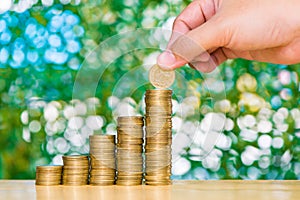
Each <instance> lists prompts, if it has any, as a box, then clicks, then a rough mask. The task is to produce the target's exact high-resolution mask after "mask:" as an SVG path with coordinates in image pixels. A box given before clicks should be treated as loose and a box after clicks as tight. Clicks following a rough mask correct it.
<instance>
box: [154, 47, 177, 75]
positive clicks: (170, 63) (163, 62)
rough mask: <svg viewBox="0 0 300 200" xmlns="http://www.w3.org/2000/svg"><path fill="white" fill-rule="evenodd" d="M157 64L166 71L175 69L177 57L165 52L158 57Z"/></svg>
mask: <svg viewBox="0 0 300 200" xmlns="http://www.w3.org/2000/svg"><path fill="white" fill-rule="evenodd" d="M157 64H158V65H159V66H160V67H161V68H162V69H164V70H171V69H174V66H175V65H176V57H175V56H174V54H172V52H170V51H165V52H163V53H162V54H160V55H159V56H158V58H157Z"/></svg>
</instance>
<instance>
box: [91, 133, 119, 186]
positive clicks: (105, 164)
mask: <svg viewBox="0 0 300 200" xmlns="http://www.w3.org/2000/svg"><path fill="white" fill-rule="evenodd" d="M90 158H91V171H90V184H91V185H113V184H114V183H115V176H116V162H115V136H114V135H92V136H90Z"/></svg>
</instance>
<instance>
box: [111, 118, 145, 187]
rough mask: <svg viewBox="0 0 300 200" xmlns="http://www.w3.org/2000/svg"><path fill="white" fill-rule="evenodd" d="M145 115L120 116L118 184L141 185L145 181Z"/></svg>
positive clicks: (118, 130)
mask: <svg viewBox="0 0 300 200" xmlns="http://www.w3.org/2000/svg"><path fill="white" fill-rule="evenodd" d="M143 126H144V121H143V117H140V116H130V117H119V118H118V129H117V132H118V135H117V169H118V172H117V181H116V184H117V185H141V184H142V181H143V157H142V152H143V135H144V134H143Z"/></svg>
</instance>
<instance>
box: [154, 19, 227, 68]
mask: <svg viewBox="0 0 300 200" xmlns="http://www.w3.org/2000/svg"><path fill="white" fill-rule="evenodd" d="M214 21H215V20H213V19H211V20H209V21H207V22H206V23H204V24H202V25H201V26H199V27H197V28H195V29H193V30H191V31H189V32H187V33H186V34H184V35H181V36H179V37H178V38H177V40H175V41H174V42H173V44H171V45H170V46H169V49H167V50H166V51H165V52H164V53H162V54H161V55H160V56H159V57H158V61H157V62H158V65H159V66H161V67H162V68H164V69H168V70H170V69H175V68H179V67H181V66H182V65H184V64H187V63H195V62H207V61H209V60H210V54H209V53H208V52H207V50H209V49H217V48H218V47H220V46H221V44H222V43H221V41H222V35H224V34H223V33H222V32H223V31H221V28H220V26H218V25H217V23H214Z"/></svg>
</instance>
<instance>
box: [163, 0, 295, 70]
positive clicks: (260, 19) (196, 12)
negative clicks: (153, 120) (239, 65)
mask: <svg viewBox="0 0 300 200" xmlns="http://www.w3.org/2000/svg"><path fill="white" fill-rule="evenodd" d="M299 10H300V0H196V1H193V2H192V3H190V4H189V5H188V6H187V7H186V8H185V9H184V10H183V11H182V13H181V14H180V15H179V16H178V17H177V18H176V20H175V22H174V24H173V30H172V35H171V38H170V41H169V43H168V46H167V49H166V51H164V52H163V53H162V54H160V55H159V57H158V60H157V63H158V65H160V66H161V67H162V68H163V69H167V70H171V69H175V68H178V67H181V66H183V65H185V64H187V63H188V64H189V65H190V66H191V67H193V68H195V69H197V70H199V71H202V72H211V71H213V70H214V69H215V68H216V67H217V66H218V65H220V64H221V63H223V62H224V61H226V60H227V59H233V58H244V59H248V60H257V61H261V62H271V63H277V64H295V63H298V62H300V15H299V14H298V13H299Z"/></svg>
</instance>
